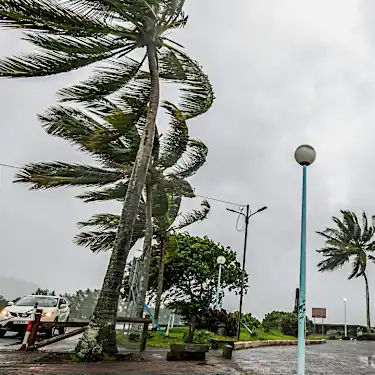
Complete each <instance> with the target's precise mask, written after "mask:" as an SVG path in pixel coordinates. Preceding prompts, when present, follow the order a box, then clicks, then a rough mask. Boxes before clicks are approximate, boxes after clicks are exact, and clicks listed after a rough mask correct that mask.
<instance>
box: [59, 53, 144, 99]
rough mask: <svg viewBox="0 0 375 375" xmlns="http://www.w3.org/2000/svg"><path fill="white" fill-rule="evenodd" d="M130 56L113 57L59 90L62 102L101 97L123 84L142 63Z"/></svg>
mask: <svg viewBox="0 0 375 375" xmlns="http://www.w3.org/2000/svg"><path fill="white" fill-rule="evenodd" d="M143 61H144V59H142V61H141V62H138V61H136V60H133V59H131V58H122V59H114V60H112V61H109V62H108V64H107V65H106V66H103V67H100V68H98V69H96V71H95V74H94V75H93V76H92V77H91V78H89V79H88V80H86V81H83V82H82V83H79V84H77V85H75V86H72V87H70V88H65V89H62V90H60V91H59V93H58V94H59V96H60V97H61V101H63V102H90V101H96V100H98V99H102V98H104V97H106V96H108V95H110V94H112V93H114V92H116V91H118V90H120V89H121V88H122V87H123V86H125V85H126V84H127V83H128V82H129V81H130V80H131V79H132V78H134V77H135V76H136V74H137V73H138V71H139V69H140V68H141V66H142V64H143Z"/></svg>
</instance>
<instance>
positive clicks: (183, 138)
mask: <svg viewBox="0 0 375 375" xmlns="http://www.w3.org/2000/svg"><path fill="white" fill-rule="evenodd" d="M163 107H164V108H165V109H166V110H167V112H168V113H169V116H170V121H169V126H170V129H169V130H168V131H167V132H166V133H165V134H163V136H162V137H161V142H160V156H159V162H158V165H159V167H161V168H163V169H165V168H169V167H172V166H173V165H174V164H175V163H176V162H177V161H178V160H179V159H180V158H181V157H182V155H183V153H184V152H185V151H186V148H187V145H188V140H189V131H188V127H187V124H186V121H185V118H184V116H183V115H182V113H181V111H180V110H179V109H178V108H177V107H176V106H175V105H174V104H172V103H170V102H165V103H164V104H163Z"/></svg>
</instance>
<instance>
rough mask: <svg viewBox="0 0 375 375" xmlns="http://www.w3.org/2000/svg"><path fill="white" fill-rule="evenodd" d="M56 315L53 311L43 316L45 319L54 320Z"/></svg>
mask: <svg viewBox="0 0 375 375" xmlns="http://www.w3.org/2000/svg"><path fill="white" fill-rule="evenodd" d="M54 315H55V313H54V312H53V311H48V312H45V313H43V316H44V317H45V318H52V317H53V316H54Z"/></svg>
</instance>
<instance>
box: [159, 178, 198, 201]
mask: <svg viewBox="0 0 375 375" xmlns="http://www.w3.org/2000/svg"><path fill="white" fill-rule="evenodd" d="M159 183H161V184H163V187H164V189H165V191H166V192H167V193H168V194H172V195H175V196H176V195H179V196H181V197H187V198H193V197H195V194H194V189H193V188H192V186H191V185H190V183H189V182H188V181H186V180H184V179H182V178H177V177H175V176H167V178H166V179H164V180H163V181H160V182H159Z"/></svg>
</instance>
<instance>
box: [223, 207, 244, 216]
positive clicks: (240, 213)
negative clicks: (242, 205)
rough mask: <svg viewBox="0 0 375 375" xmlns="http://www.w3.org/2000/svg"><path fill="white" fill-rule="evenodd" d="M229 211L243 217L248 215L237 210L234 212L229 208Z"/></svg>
mask: <svg viewBox="0 0 375 375" xmlns="http://www.w3.org/2000/svg"><path fill="white" fill-rule="evenodd" d="M227 211H230V212H234V213H235V214H239V215H242V216H245V217H246V215H245V214H244V213H243V212H239V211H236V210H232V209H231V208H227Z"/></svg>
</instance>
